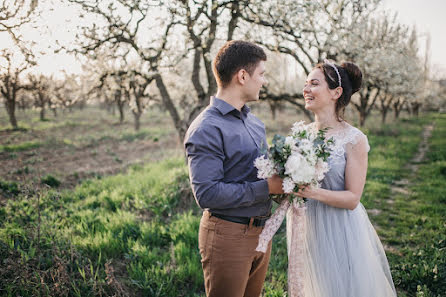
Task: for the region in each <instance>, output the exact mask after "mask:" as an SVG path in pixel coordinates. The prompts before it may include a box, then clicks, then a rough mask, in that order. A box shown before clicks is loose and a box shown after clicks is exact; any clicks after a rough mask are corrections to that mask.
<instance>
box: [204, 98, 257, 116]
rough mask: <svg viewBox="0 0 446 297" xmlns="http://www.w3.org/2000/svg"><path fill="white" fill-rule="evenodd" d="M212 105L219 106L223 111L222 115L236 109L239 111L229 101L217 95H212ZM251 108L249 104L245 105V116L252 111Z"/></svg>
mask: <svg viewBox="0 0 446 297" xmlns="http://www.w3.org/2000/svg"><path fill="white" fill-rule="evenodd" d="M211 105H212V106H215V108H217V109H218V110H219V111H220V112H221V114H222V115H226V114H228V113H230V112H231V111H233V110H235V111H237V112H238V113H239V111H238V110H237V109H236V108H235V107H234V106H232V105H231V104H229V103H228V102H226V101H224V100H222V99H219V98H217V97H215V96H212V97H211ZM250 110H251V109H250V108H249V107H248V106H246V104H245V105H243V107H242V113H244V114H245V116H246V115H247V114H248V113H249V112H250Z"/></svg>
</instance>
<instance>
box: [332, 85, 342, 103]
mask: <svg viewBox="0 0 446 297" xmlns="http://www.w3.org/2000/svg"><path fill="white" fill-rule="evenodd" d="M333 91H334V94H333V99H335V100H338V99H339V97H341V95H342V92H343V91H344V90H343V89H342V87H337V88H336V89H334V90H333Z"/></svg>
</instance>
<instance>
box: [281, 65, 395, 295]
mask: <svg viewBox="0 0 446 297" xmlns="http://www.w3.org/2000/svg"><path fill="white" fill-rule="evenodd" d="M361 83H362V73H361V70H360V69H359V68H358V67H357V66H356V65H355V64H353V63H349V62H344V63H342V64H341V65H335V64H333V63H331V62H329V61H327V60H326V61H325V62H324V63H322V64H318V65H317V66H316V67H315V68H314V69H313V71H312V72H311V73H310V74H309V75H308V78H307V81H306V83H305V87H304V89H303V95H304V98H305V108H306V109H308V110H310V111H312V112H313V113H314V115H315V122H314V123H311V124H310V125H314V129H324V128H329V130H328V131H327V134H326V136H327V137H332V138H333V139H334V141H335V148H334V150H333V151H332V154H331V156H330V158H329V165H330V171H329V172H328V173H327V174H326V175H325V178H324V180H323V181H322V183H321V188H312V187H307V188H305V189H303V190H301V191H299V192H298V193H296V194H297V195H298V196H300V197H307V198H310V199H309V200H308V201H307V204H306V206H307V211H306V222H305V225H306V235H305V240H304V241H305V244H304V249H303V255H302V256H303V261H304V265H303V271H301V272H303V292H304V296H305V297H387V296H396V292H395V287H394V285H393V281H392V276H391V274H390V269H389V264H388V262H387V258H386V256H385V253H384V249H383V247H382V244H381V242H380V240H379V238H378V236H377V234H376V232H375V230H374V228H373V226H372V225H371V223H370V221H369V219H368V216H367V213H366V211H365V209H364V207H363V206H362V204H361V203H360V198H361V195H362V191H363V189H364V184H365V179H366V173H367V153H368V151H369V145H368V141H367V137H366V136H365V135H364V134H363V133H362V132H361V131H360V130H359V129H357V128H355V127H353V126H351V125H350V124H348V123H347V122H345V120H344V119H343V118H342V115H343V111H344V109H345V107H346V106H347V105H348V103H349V102H350V98H351V96H352V94H353V93H355V92H357V91H358V90H359V88H360V86H361ZM288 215H289V216H292V212H289V213H288ZM289 220H290V222H291V224H293V223H292V222H293V219H292V217H291V218H289ZM292 228H293V227H292ZM292 228H290V229H289V230H292ZM289 244H290V245H292V243H289ZM288 250H289V251H290V252H291V253H293V252H294V251H298V250H299V249H296V248H294V249H293V247H292V246H289V247H288ZM301 275H302V274H301ZM289 278H290V279H291V282H292V280H293V278H294V279H295V276H293V275H289ZM290 287H292V286H290ZM290 291H291V292H289V293H290V296H297V295H300V294H299V293H297V292H295V293H294V292H293V289H291V290H290Z"/></svg>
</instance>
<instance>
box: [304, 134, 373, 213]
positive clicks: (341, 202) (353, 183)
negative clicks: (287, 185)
mask: <svg viewBox="0 0 446 297" xmlns="http://www.w3.org/2000/svg"><path fill="white" fill-rule="evenodd" d="M346 150H347V151H346V153H347V162H346V165H345V190H344V191H331V190H325V189H315V188H312V187H307V188H305V189H304V190H300V191H299V192H298V193H295V194H296V195H297V196H300V197H306V198H310V199H315V200H319V201H321V202H323V203H325V204H328V205H330V206H333V207H339V208H347V209H351V210H353V209H355V208H356V206H358V204H359V200H360V199H361V195H362V191H363V190H364V184H365V179H366V175H367V161H368V158H367V157H368V156H367V153H368V143H367V138H366V137H365V136H363V137H362V138H361V140H359V141H358V142H357V143H356V144H355V145H351V144H347V147H346Z"/></svg>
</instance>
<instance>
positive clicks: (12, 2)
mask: <svg viewBox="0 0 446 297" xmlns="http://www.w3.org/2000/svg"><path fill="white" fill-rule="evenodd" d="M37 5H38V0H0V33H1V32H6V33H7V34H9V36H11V38H12V40H13V41H14V42H15V44H16V46H18V47H19V49H20V50H21V51H22V53H23V55H25V58H26V59H27V60H31V59H32V57H33V55H32V53H31V52H30V51H29V49H28V48H27V47H26V46H25V43H24V42H23V40H22V38H21V35H20V33H19V32H18V30H19V29H20V27H22V26H23V25H24V24H27V23H30V22H31V21H32V20H33V14H34V13H35V11H36V8H37Z"/></svg>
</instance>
